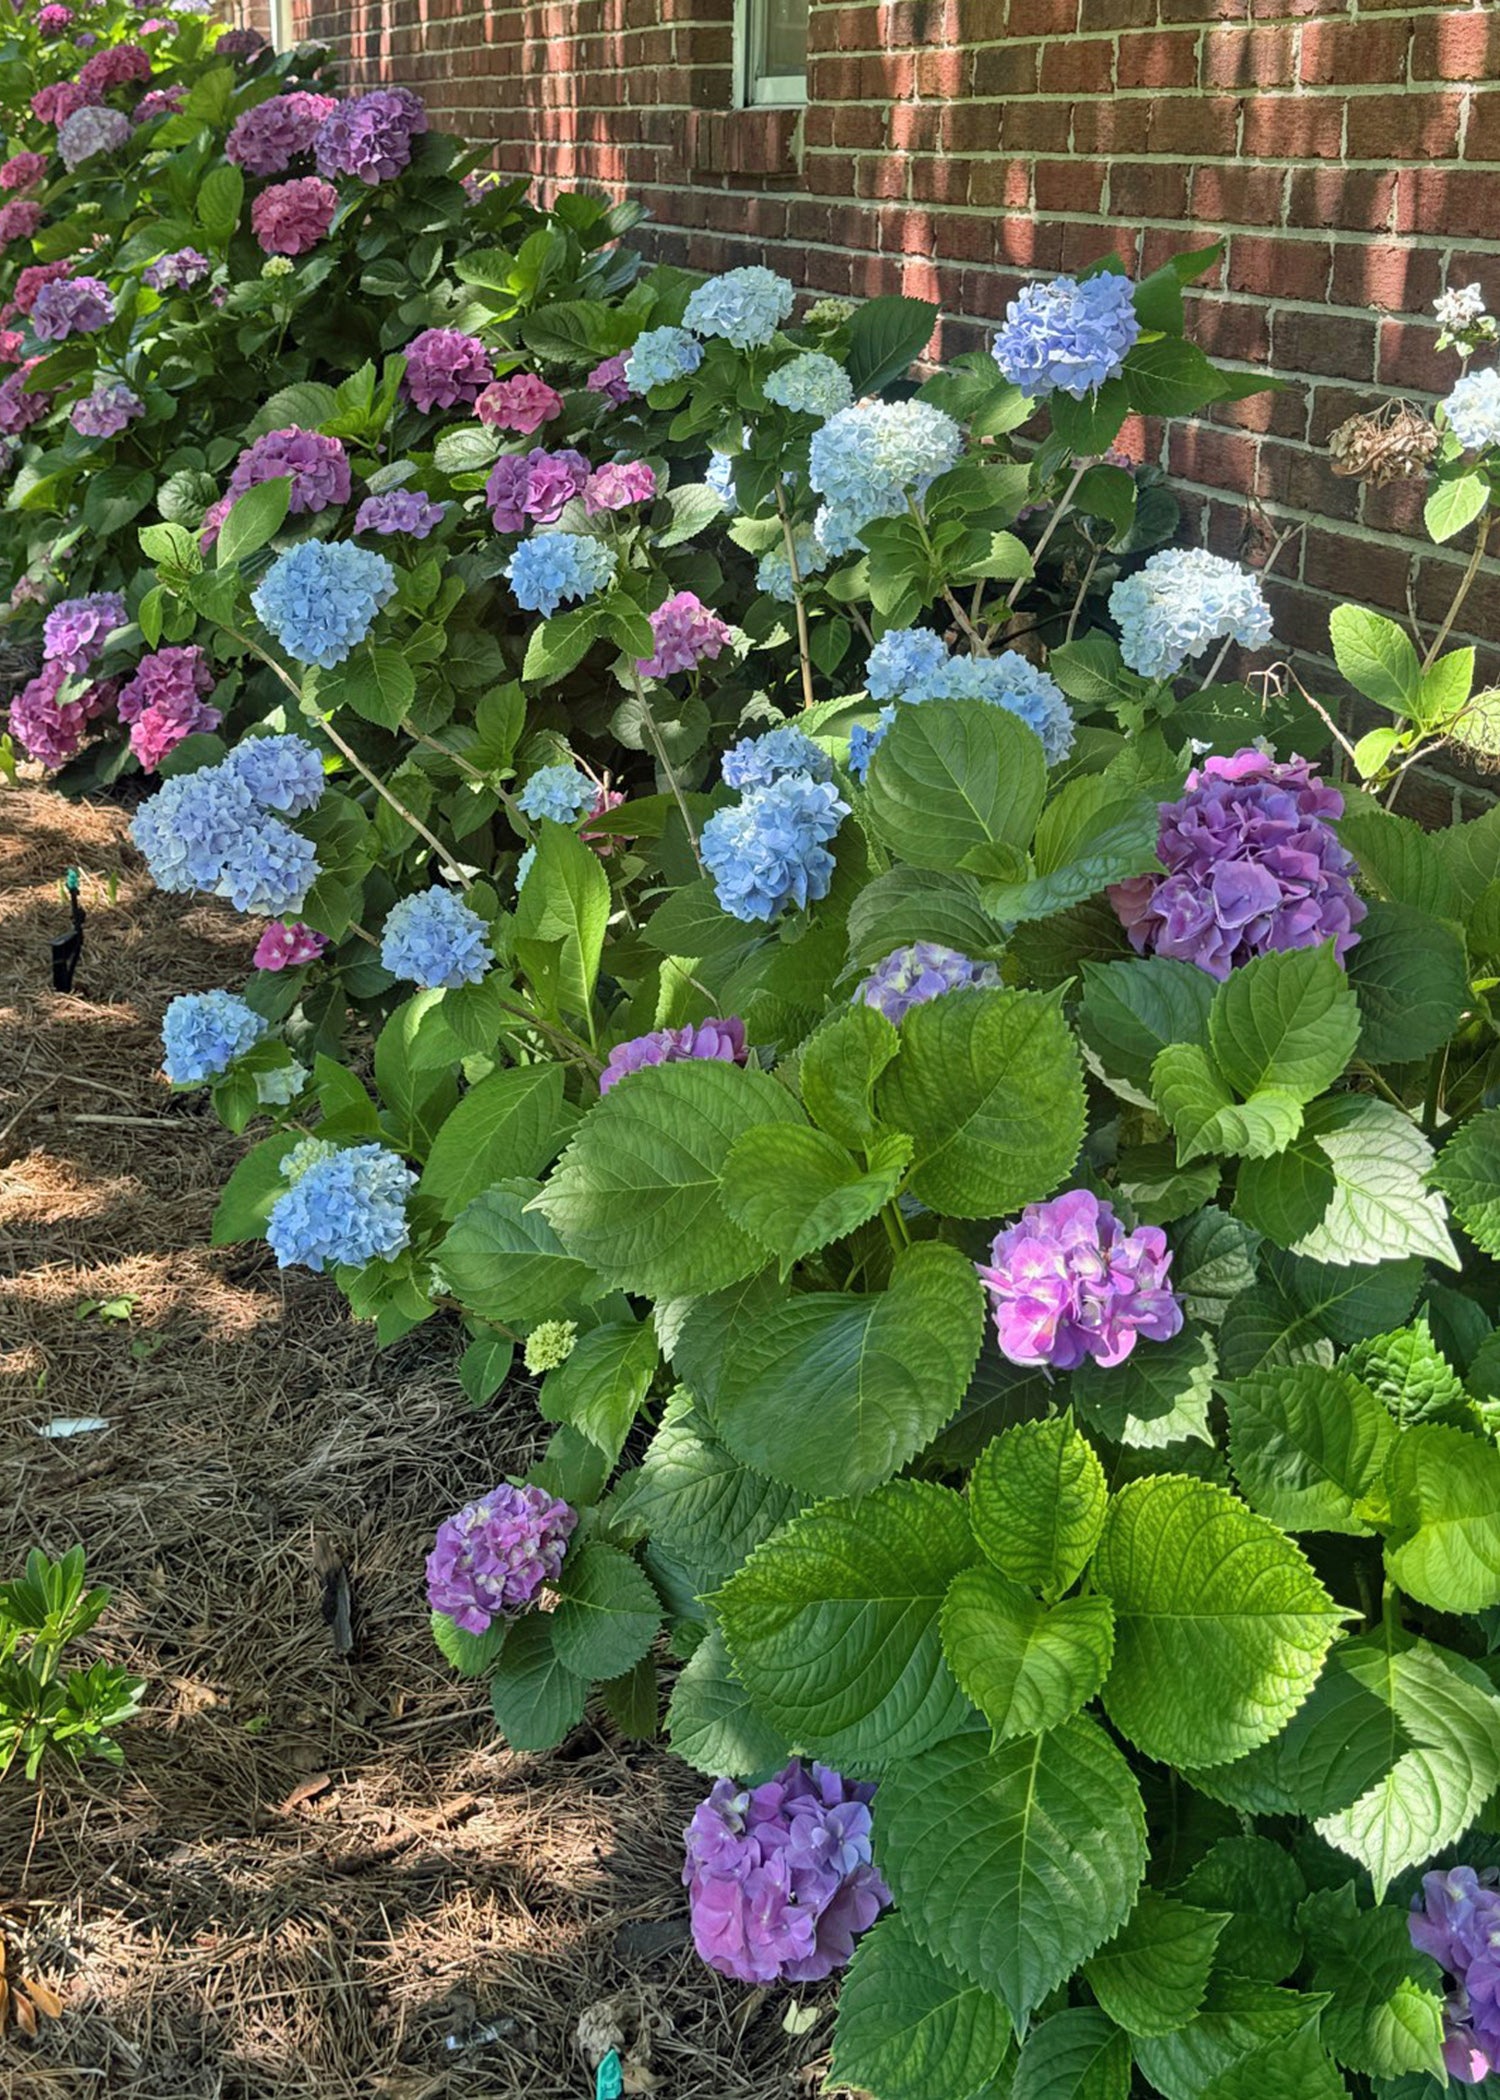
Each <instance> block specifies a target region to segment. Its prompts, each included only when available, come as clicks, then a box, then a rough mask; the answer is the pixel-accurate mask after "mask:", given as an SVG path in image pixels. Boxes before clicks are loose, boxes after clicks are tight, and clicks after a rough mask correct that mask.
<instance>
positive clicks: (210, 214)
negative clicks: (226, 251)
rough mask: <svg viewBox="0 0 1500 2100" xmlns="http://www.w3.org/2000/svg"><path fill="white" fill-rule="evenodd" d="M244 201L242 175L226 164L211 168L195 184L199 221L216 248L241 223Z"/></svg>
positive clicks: (227, 242) (219, 246) (226, 243)
mask: <svg viewBox="0 0 1500 2100" xmlns="http://www.w3.org/2000/svg"><path fill="white" fill-rule="evenodd" d="M244 202H245V178H244V176H243V175H242V174H241V173H240V171H239V169H238V168H235V167H230V166H228V165H227V164H222V163H221V164H220V165H219V166H218V167H214V168H210V169H209V171H208V173H207V174H206V175H205V176H204V177H203V179H202V181H201V182H200V183H199V184H198V190H197V197H196V206H197V212H198V224H199V225H200V226H201V227H202V228H203V231H204V232H205V233H206V234H207V235H208V237H209V239H210V240H211V241H212V242H213V244H214V246H215V247H216V248H225V247H227V246H228V245H229V239H230V236H231V234H233V232H234V230H235V228H236V227H237V226H238V225H239V223H240V212H241V210H242V208H243V206H244Z"/></svg>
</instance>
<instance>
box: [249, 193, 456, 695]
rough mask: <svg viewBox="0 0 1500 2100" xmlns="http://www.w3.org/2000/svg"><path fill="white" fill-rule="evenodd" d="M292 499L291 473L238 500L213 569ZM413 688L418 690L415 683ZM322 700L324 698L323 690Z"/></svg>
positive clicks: (267, 533) (253, 547)
mask: <svg viewBox="0 0 1500 2100" xmlns="http://www.w3.org/2000/svg"><path fill="white" fill-rule="evenodd" d="M215 172H222V171H219V170H216V171H215ZM212 179H213V178H212V177H210V178H209V180H210V181H211V180H212ZM291 498H292V483H291V477H290V475H288V474H278V475H276V476H275V477H274V478H273V479H272V480H270V481H261V482H257V483H256V485H255V486H254V487H253V488H248V489H246V490H245V492H244V494H243V495H242V496H238V497H236V498H235V501H234V505H233V507H232V508H231V510H230V512H229V515H228V516H227V517H226V518H225V520H224V522H223V524H222V525H221V526H220V527H219V537H218V539H217V540H216V541H215V543H214V566H215V567H216V568H220V569H232V568H234V567H236V566H237V564H238V563H240V562H242V561H244V560H245V558H246V557H247V556H248V555H251V554H254V553H256V552H257V551H258V550H259V549H260V548H262V547H265V546H267V545H269V543H270V542H271V541H272V540H273V539H275V537H276V535H277V533H278V532H280V530H281V528H282V526H283V524H284V523H285V522H286V514H287V506H288V505H289V504H290V502H291ZM412 689H413V691H415V689H416V684H415V680H413V685H412ZM319 698H320V699H323V698H324V695H323V693H322V692H321V690H320V692H319ZM399 719H400V717H399V716H398V717H397V720H398V721H399Z"/></svg>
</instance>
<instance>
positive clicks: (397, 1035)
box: [375, 992, 458, 1159]
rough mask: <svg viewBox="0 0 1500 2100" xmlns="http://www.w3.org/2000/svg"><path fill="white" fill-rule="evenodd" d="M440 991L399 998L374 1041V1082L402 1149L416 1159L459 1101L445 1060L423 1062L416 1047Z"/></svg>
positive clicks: (423, 1156) (423, 1151)
mask: <svg viewBox="0 0 1500 2100" xmlns="http://www.w3.org/2000/svg"><path fill="white" fill-rule="evenodd" d="M441 997H442V994H441V993H440V992H418V993H417V994H416V996H415V997H414V998H411V999H406V1000H403V1002H402V1004H401V1005H400V1006H398V1007H397V1008H396V1010H395V1012H394V1013H392V1014H391V1015H390V1016H389V1017H388V1019H387V1020H386V1023H385V1026H384V1027H383V1028H382V1029H381V1031H380V1034H379V1036H378V1037H377V1038H376V1043H375V1084H376V1085H377V1087H378V1088H379V1089H380V1098H381V1100H382V1101H383V1102H384V1104H385V1111H386V1115H387V1116H388V1118H389V1119H390V1121H391V1123H392V1125H393V1126H394V1129H395V1133H396V1135H397V1137H398V1138H399V1140H400V1144H401V1149H402V1150H403V1151H404V1152H409V1153H411V1154H412V1156H413V1157H414V1158H416V1159H425V1158H426V1156H427V1152H428V1149H429V1147H430V1146H431V1144H432V1142H433V1140H434V1138H435V1137H436V1136H437V1134H438V1132H439V1130H441V1128H442V1126H443V1124H444V1122H445V1121H446V1120H447V1118H448V1116H449V1115H450V1114H451V1113H452V1111H453V1109H454V1108H455V1107H456V1106H457V1103H458V1085H457V1082H456V1081H455V1079H454V1077H453V1073H452V1070H451V1069H450V1067H449V1066H448V1064H447V1063H446V1062H445V1063H444V1064H443V1065H442V1066H440V1067H438V1068H436V1069H434V1068H432V1067H429V1066H427V1065H424V1064H423V1063H422V1061H421V1058H420V1055H419V1049H418V1044H419V1038H420V1033H421V1029H422V1024H423V1023H424V1021H426V1020H427V1019H428V1017H429V1015H430V1014H431V1012H432V1009H433V1007H434V1006H435V1005H436V1004H437V1002H438V1000H439V999H440V998H441Z"/></svg>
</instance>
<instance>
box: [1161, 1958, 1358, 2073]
mask: <svg viewBox="0 0 1500 2100" xmlns="http://www.w3.org/2000/svg"><path fill="white" fill-rule="evenodd" d="M1325 2002H1326V2001H1325V2000H1324V1999H1322V1998H1312V1997H1305V1996H1303V1995H1302V1994H1300V1993H1299V1992H1296V1991H1282V1990H1277V1989H1275V1988H1274V1987H1273V1986H1272V1985H1270V1984H1266V1983H1256V1982H1252V1981H1250V1980H1248V1979H1247V1978H1245V1977H1242V1976H1232V1975H1226V1974H1220V1975H1216V1976H1215V1977H1214V1978H1213V1979H1212V1981H1211V1982H1210V1984H1209V1988H1208V1997H1207V2000H1206V2002H1205V2004H1204V2007H1203V2010H1202V2011H1201V2012H1200V2013H1199V2014H1198V2015H1197V2016H1196V2018H1194V2019H1192V2020H1190V2021H1189V2022H1188V2024H1187V2025H1186V2026H1185V2027H1180V2028H1178V2029H1177V2030H1176V2031H1175V2032H1174V2033H1172V2034H1168V2035H1158V2036H1145V2035H1141V2036H1138V2037H1137V2038H1136V2044H1135V2059H1136V2063H1137V2064H1138V2065H1139V2067H1140V2069H1141V2070H1142V2071H1143V2072H1144V2073H1145V2075H1146V2077H1147V2078H1148V2079H1149V2080H1150V2082H1151V2084H1152V2086H1153V2087H1154V2088H1155V2090H1156V2091H1157V2092H1158V2093H1160V2094H1162V2095H1163V2100H1335V2096H1339V2095H1344V2094H1345V2088H1344V2086H1343V2083H1342V2081H1341V2080H1340V2079H1339V2078H1338V2076H1337V2074H1336V2073H1335V2072H1334V2070H1333V2067H1332V2065H1331V2064H1329V2063H1328V2060H1327V2057H1326V2056H1325V2055H1324V2053H1323V2049H1322V2045H1321V2043H1319V2041H1318V2038H1317V2026H1318V2016H1319V2014H1320V2013H1321V2011H1322V2009H1323V2006H1324V2004H1325ZM1309 2052H1310V2053H1309ZM1320 2064H1321V2065H1323V2066H1325V2067H1326V2076H1325V2075H1324V2074H1323V2073H1322V2072H1320V2070H1319V2065H1320ZM1329 2081H1331V2084H1330V2083H1329Z"/></svg>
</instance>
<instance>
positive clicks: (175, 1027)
mask: <svg viewBox="0 0 1500 2100" xmlns="http://www.w3.org/2000/svg"><path fill="white" fill-rule="evenodd" d="M270 1025H271V1024H270V1022H269V1021H267V1020H266V1019H265V1017H264V1016H263V1015H261V1014H258V1013H256V1012H255V1010H254V1008H253V1007H249V1006H247V1005H246V1004H245V1002H244V1000H243V999H241V998H240V996H239V994H238V993H237V992H184V993H183V994H182V996H181V997H180V998H177V999H174V1000H173V1001H172V1003H171V1005H170V1006H169V1007H168V1008H167V1011H166V1014H165V1016H164V1017H163V1020H162V1024H161V1043H162V1050H163V1052H164V1053H165V1054H164V1056H163V1058H162V1070H163V1071H164V1072H165V1073H166V1075H167V1077H168V1079H170V1080H171V1082H172V1084H173V1086H201V1085H202V1083H203V1081H204V1080H205V1079H217V1078H218V1076H219V1074H220V1073H221V1072H227V1071H228V1070H229V1067H230V1066H231V1065H232V1064H233V1063H234V1061H235V1059H236V1058H237V1057H243V1056H244V1054H245V1052H246V1051H247V1050H252V1049H254V1047H255V1045H256V1044H257V1043H258V1042H259V1041H260V1039H261V1037H262V1036H263V1035H265V1034H266V1033H267V1032H268V1031H269V1029H270Z"/></svg>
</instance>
